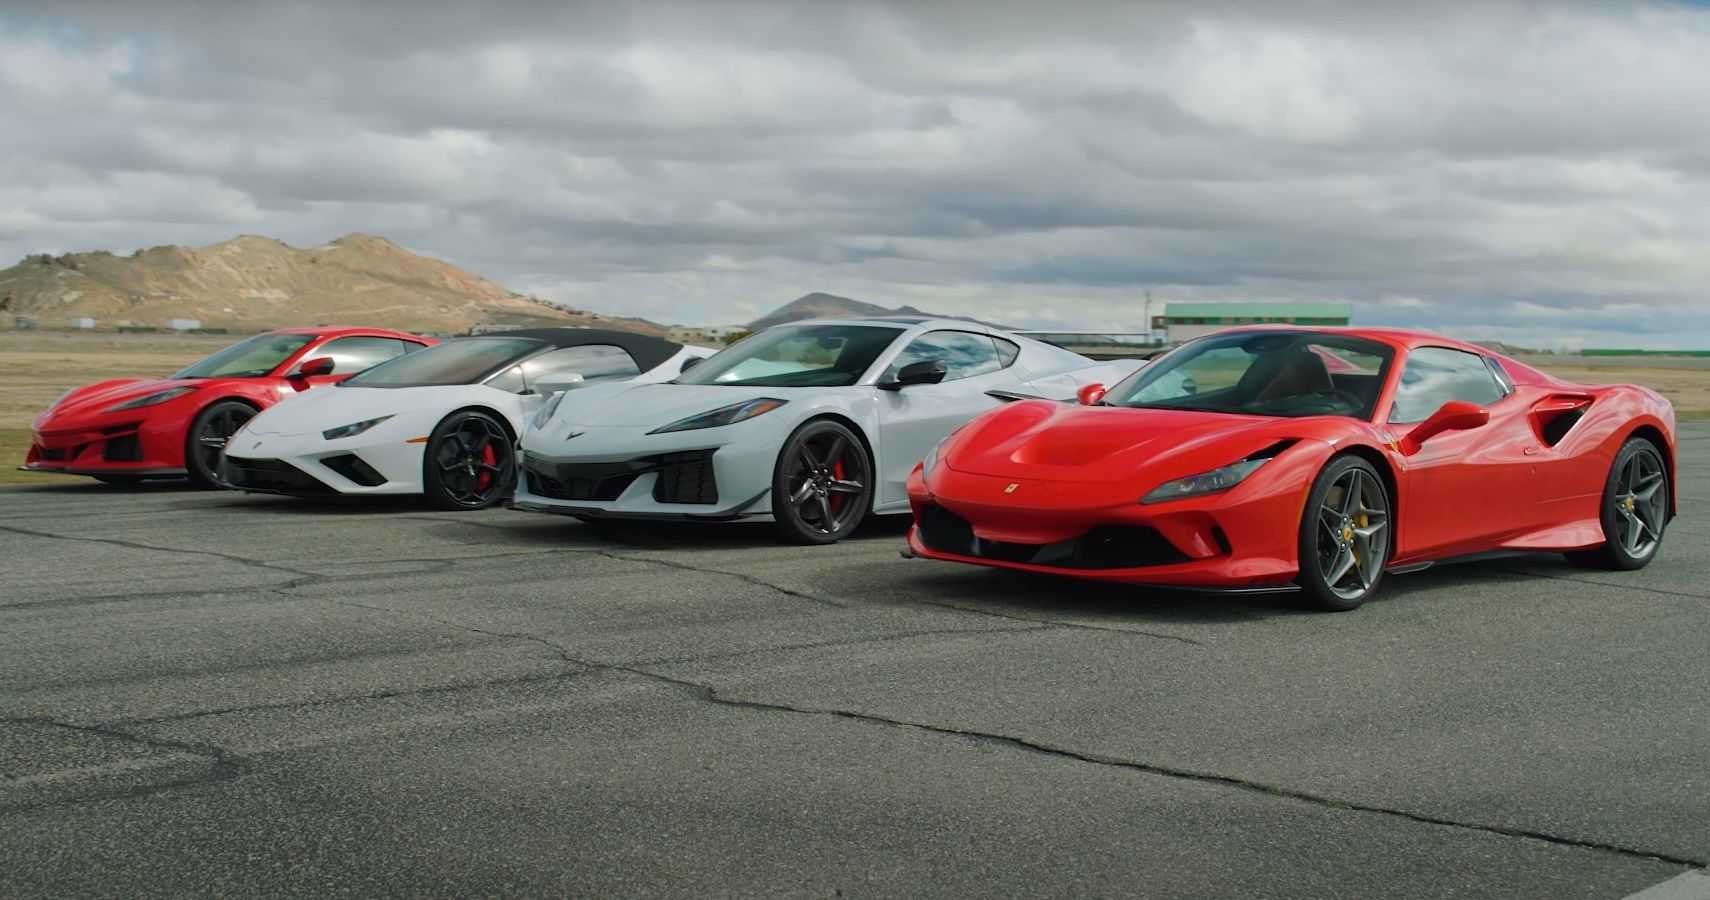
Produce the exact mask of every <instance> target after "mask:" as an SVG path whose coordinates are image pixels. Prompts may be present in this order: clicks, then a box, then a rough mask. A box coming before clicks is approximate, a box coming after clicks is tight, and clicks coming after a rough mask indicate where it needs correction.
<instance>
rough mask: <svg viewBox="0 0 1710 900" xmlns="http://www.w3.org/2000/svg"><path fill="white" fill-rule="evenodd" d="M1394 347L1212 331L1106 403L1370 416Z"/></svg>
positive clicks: (1334, 338) (1303, 334)
mask: <svg viewBox="0 0 1710 900" xmlns="http://www.w3.org/2000/svg"><path fill="white" fill-rule="evenodd" d="M1394 356H1395V351H1394V350H1393V349H1391V348H1390V347H1389V346H1387V345H1385V344H1380V343H1378V342H1376V341H1368V340H1365V339H1363V338H1357V337H1352V336H1349V335H1342V334H1334V333H1331V332H1322V331H1265V332H1251V331H1247V332H1234V333H1229V334H1214V335H1211V336H1209V337H1203V338H1200V339H1199V340H1196V341H1190V342H1188V343H1186V344H1183V345H1182V346H1181V347H1179V348H1177V349H1175V350H1173V351H1171V352H1170V353H1168V354H1166V355H1164V356H1162V357H1160V358H1159V359H1158V360H1156V361H1155V362H1152V363H1151V364H1149V365H1147V366H1145V367H1143V368H1141V369H1140V371H1138V372H1136V373H1135V374H1134V375H1133V376H1132V377H1130V378H1128V379H1127V380H1125V381H1123V382H1122V383H1120V384H1118V385H1117V386H1116V387H1114V388H1111V390H1110V393H1108V394H1106V395H1105V398H1104V401H1103V402H1104V403H1106V404H1108V405H1110V406H1126V407H1132V408H1138V409H1191V410H1198V411H1201V412H1220V413H1242V414H1247V415H1260V416H1352V417H1353V418H1356V419H1368V420H1369V419H1370V418H1371V417H1372V412H1373V407H1375V406H1376V405H1377V397H1378V392H1379V391H1381V390H1382V389H1383V383H1384V378H1385V377H1386V376H1387V375H1388V374H1389V364H1390V360H1391V359H1393V358H1394Z"/></svg>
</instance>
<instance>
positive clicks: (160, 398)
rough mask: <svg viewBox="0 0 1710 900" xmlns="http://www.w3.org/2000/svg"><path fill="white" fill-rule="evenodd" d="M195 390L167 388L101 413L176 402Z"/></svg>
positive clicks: (192, 388) (127, 401) (108, 408)
mask: <svg viewBox="0 0 1710 900" xmlns="http://www.w3.org/2000/svg"><path fill="white" fill-rule="evenodd" d="M195 390H196V388H195V387H193V386H191V385H185V386H183V387H175V388H167V389H166V390H164V391H155V392H154V393H152V394H144V395H143V396H141V397H138V398H136V399H135V400H126V401H125V402H123V403H121V404H119V405H118V406H109V407H107V408H106V409H104V410H102V412H118V411H119V410H121V409H138V408H141V407H144V406H154V405H156V404H159V403H165V402H166V401H168V400H177V399H178V398H179V397H182V396H184V395H185V394H188V393H192V392H193V391H195ZM60 399H61V400H64V399H65V398H64V397H61V398H60ZM56 402H57V401H56Z"/></svg>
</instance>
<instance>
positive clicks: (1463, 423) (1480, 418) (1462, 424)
mask: <svg viewBox="0 0 1710 900" xmlns="http://www.w3.org/2000/svg"><path fill="white" fill-rule="evenodd" d="M1489 421H1490V410H1488V409H1485V408H1484V407H1482V406H1479V405H1478V404H1476V403H1468V402H1466V401H1464V400H1450V401H1449V402H1447V403H1445V404H1443V405H1442V406H1441V407H1438V409H1437V411H1436V412H1434V413H1432V414H1431V417H1430V418H1428V419H1426V420H1425V421H1423V422H1420V423H1419V424H1418V425H1415V426H1413V430H1412V431H1409V432H1408V433H1407V436H1406V437H1404V438H1402V439H1401V452H1402V453H1404V454H1408V455H1411V454H1414V453H1418V452H1419V448H1420V447H1421V446H1422V445H1424V443H1425V442H1426V441H1428V440H1430V439H1432V438H1434V437H1436V436H1437V435H1439V434H1442V433H1443V432H1445V431H1467V430H1470V429H1473V428H1480V427H1483V426H1484V424H1485V423H1486V422H1489Z"/></svg>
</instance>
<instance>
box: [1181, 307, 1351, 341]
mask: <svg viewBox="0 0 1710 900" xmlns="http://www.w3.org/2000/svg"><path fill="white" fill-rule="evenodd" d="M1353 316H1354V304H1352V303H1334V302H1326V303H1281V302H1277V303H1271V302H1260V303H1211V302H1197V301H1196V302H1183V301H1179V300H1172V301H1170V302H1169V303H1166V304H1164V314H1163V315H1162V316H1159V317H1158V321H1157V322H1156V323H1154V325H1153V327H1154V329H1162V330H1163V332H1164V339H1165V340H1168V341H1186V340H1192V339H1193V338H1196V337H1200V336H1202V335H1207V334H1210V333H1212V332H1213V331H1222V330H1223V329H1225V328H1234V327H1235V326H1237V325H1346V324H1348V322H1349V320H1351V319H1352V318H1353Z"/></svg>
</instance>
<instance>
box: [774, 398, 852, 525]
mask: <svg viewBox="0 0 1710 900" xmlns="http://www.w3.org/2000/svg"><path fill="white" fill-rule="evenodd" d="M872 485H873V463H872V460H871V459H869V458H868V456H867V448H866V447H865V446H863V445H862V443H861V440H860V438H857V437H856V436H855V434H854V432H852V431H850V430H849V429H848V428H845V427H844V426H842V425H840V424H838V423H836V422H833V421H831V420H829V419H820V420H817V421H813V422H809V423H807V424H806V425H803V426H802V427H800V428H798V429H796V432H795V434H792V435H790V437H789V440H786V441H784V450H783V452H782V453H780V454H778V464H777V467H776V468H775V469H774V470H773V473H772V516H773V518H774V519H776V520H777V529H778V535H779V536H780V537H782V538H783V539H784V540H786V541H789V542H791V543H795V544H830V543H833V542H835V541H839V540H842V539H843V538H844V537H846V536H848V534H849V533H850V532H852V531H854V530H855V527H856V526H858V525H860V524H861V521H862V520H863V519H865V518H867V511H868V510H869V509H871V508H872V506H873V492H872Z"/></svg>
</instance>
